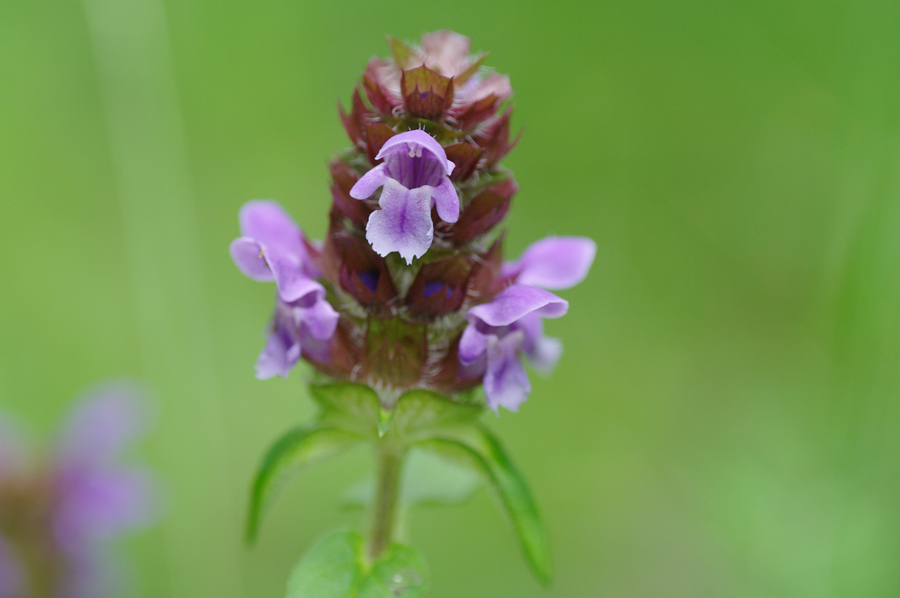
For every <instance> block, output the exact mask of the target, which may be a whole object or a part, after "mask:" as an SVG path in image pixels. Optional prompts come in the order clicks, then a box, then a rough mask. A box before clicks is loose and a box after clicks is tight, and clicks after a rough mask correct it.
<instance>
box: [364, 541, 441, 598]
mask: <svg viewBox="0 0 900 598" xmlns="http://www.w3.org/2000/svg"><path fill="white" fill-rule="evenodd" d="M424 593H425V564H424V563H423V562H422V559H421V558H420V557H419V555H418V554H417V553H416V552H415V551H414V550H413V549H412V548H409V547H408V546H403V545H401V544H391V545H390V546H389V547H388V549H387V550H386V551H385V552H384V554H383V555H381V558H379V559H378V560H377V561H376V562H375V564H374V565H373V566H372V569H371V571H369V574H368V575H367V576H366V577H365V578H364V579H363V581H362V585H361V586H360V589H359V594H358V596H359V598H416V597H417V596H422V595H423V594H424Z"/></svg>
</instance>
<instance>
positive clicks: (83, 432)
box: [0, 385, 154, 598]
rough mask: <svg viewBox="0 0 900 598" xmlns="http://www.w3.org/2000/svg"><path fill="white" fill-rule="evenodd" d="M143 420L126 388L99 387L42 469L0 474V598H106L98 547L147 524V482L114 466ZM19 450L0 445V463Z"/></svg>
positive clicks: (104, 563)
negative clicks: (37, 596) (39, 597)
mask: <svg viewBox="0 0 900 598" xmlns="http://www.w3.org/2000/svg"><path fill="white" fill-rule="evenodd" d="M145 421H146V414H145V411H144V409H143V405H142V403H141V402H140V401H139V400H138V399H137V397H136V393H135V392H134V390H133V389H132V388H131V387H128V386H125V385H115V386H108V387H105V388H103V389H101V391H100V392H97V393H95V394H92V395H91V396H89V397H88V398H87V399H85V400H83V401H82V402H81V403H80V404H79V405H77V406H76V408H75V410H74V411H73V412H72V414H71V415H70V417H69V419H68V421H67V422H66V423H65V424H64V425H63V427H62V429H61V431H60V436H59V438H58V442H57V444H56V446H55V449H54V451H53V452H52V453H51V455H50V456H49V457H50V458H49V460H48V461H47V463H46V464H44V465H42V466H39V467H38V466H33V465H31V466H28V467H17V468H10V467H4V468H3V469H2V470H0V533H2V534H3V535H4V537H3V538H0V597H2V598H6V596H22V595H25V596H28V595H31V593H32V592H34V593H40V595H51V596H55V597H58V598H100V597H101V596H104V595H106V592H107V591H108V590H109V588H108V581H109V566H108V559H107V558H106V557H105V556H104V554H103V551H102V548H103V545H104V544H105V542H106V541H108V540H110V539H112V538H114V537H115V536H118V535H120V534H122V533H123V532H125V531H128V530H131V529H136V528H140V527H144V526H146V525H147V524H149V523H150V522H151V521H152V520H153V518H154V507H153V504H154V499H153V497H154V488H153V484H152V481H151V479H150V475H149V474H148V472H147V471H145V470H143V469H141V468H137V467H126V466H124V465H122V464H121V463H119V457H120V455H121V453H122V451H123V450H124V449H125V448H127V446H128V445H129V444H130V443H131V441H132V440H133V439H134V438H135V437H136V436H137V435H139V434H140V433H141V432H142V431H143V428H144V424H145ZM20 448H21V445H20V446H19V447H18V448H16V447H13V444H12V443H10V442H3V443H0V451H3V452H4V453H5V454H0V463H8V462H9V459H8V458H7V457H8V455H9V454H10V452H11V450H12V451H17V450H19V449H20ZM35 560H37V562H31V561H35ZM17 562H18V563H19V564H18V565H17V564H16V563H17ZM26 571H32V572H34V571H40V572H41V575H40V578H38V577H34V576H33V577H28V576H26V575H25V572H26ZM14 586H16V587H18V589H13V588H14ZM23 592H24V594H23Z"/></svg>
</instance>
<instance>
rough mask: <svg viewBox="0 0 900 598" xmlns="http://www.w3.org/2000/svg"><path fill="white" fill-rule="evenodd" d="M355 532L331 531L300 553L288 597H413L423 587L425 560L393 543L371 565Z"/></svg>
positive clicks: (416, 595) (419, 592)
mask: <svg viewBox="0 0 900 598" xmlns="http://www.w3.org/2000/svg"><path fill="white" fill-rule="evenodd" d="M364 550H365V546H364V543H363V539H362V537H361V536H360V535H359V534H357V533H356V532H352V531H341V532H334V533H331V534H329V535H327V536H325V537H324V538H322V539H321V540H319V542H318V543H316V545H315V546H313V547H312V549H310V551H309V552H308V553H307V554H306V556H304V557H303V559H302V560H301V561H300V563H299V564H298V565H297V567H296V568H295V569H294V571H293V573H292V574H291V578H290V580H289V581H288V592H287V598H416V597H418V596H421V595H422V592H423V590H424V588H425V574H424V569H425V567H424V564H423V563H422V560H421V559H420V558H419V556H418V555H417V554H416V553H415V552H414V551H413V550H412V549H411V548H408V547H406V546H401V545H399V544H392V545H391V546H389V547H388V549H387V550H386V551H385V552H384V554H382V555H381V558H379V559H378V560H377V561H375V562H374V563H372V565H371V566H370V567H368V566H367V565H366V557H365V554H364Z"/></svg>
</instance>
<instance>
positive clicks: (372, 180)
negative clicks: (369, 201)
mask: <svg viewBox="0 0 900 598" xmlns="http://www.w3.org/2000/svg"><path fill="white" fill-rule="evenodd" d="M387 178H388V176H387V169H386V167H385V165H384V164H379V165H378V166H376V167H375V168H373V169H372V170H370V171H369V172H367V173H366V174H364V175H363V176H362V178H361V179H359V180H358V181H356V184H355V185H353V188H352V189H350V197H352V198H353V199H366V198H367V197H372V194H373V193H375V191H376V190H377V189H378V188H379V187H381V186H382V185H384V182H385V181H386V180H387Z"/></svg>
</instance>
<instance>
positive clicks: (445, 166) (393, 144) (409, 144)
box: [375, 129, 456, 176]
mask: <svg viewBox="0 0 900 598" xmlns="http://www.w3.org/2000/svg"><path fill="white" fill-rule="evenodd" d="M398 153H399V154H401V155H402V154H406V157H407V158H410V159H415V158H422V155H423V153H425V154H426V156H427V155H430V156H431V158H432V159H433V160H435V161H436V162H437V164H438V165H439V166H440V168H441V169H442V170H443V171H444V174H445V175H446V176H450V174H451V173H452V172H453V168H454V167H455V166H456V164H454V163H453V162H451V161H450V160H448V159H447V152H445V151H444V147H443V146H442V145H441V144H440V143H438V142H437V139H435V138H434V137H432V136H431V135H429V134H428V133H426V132H425V131H420V130H418V129H416V130H413V131H406V132H405V133H399V134H397V135H394V136H393V137H391V138H390V139H388V140H387V141H385V142H384V145H382V146H381V151H379V152H378V155H377V156H375V159H376V160H381V159H383V158H386V157H387V156H390V155H394V154H398ZM424 161H426V162H428V161H430V160H428V158H427V157H426V158H425V160H424Z"/></svg>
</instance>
